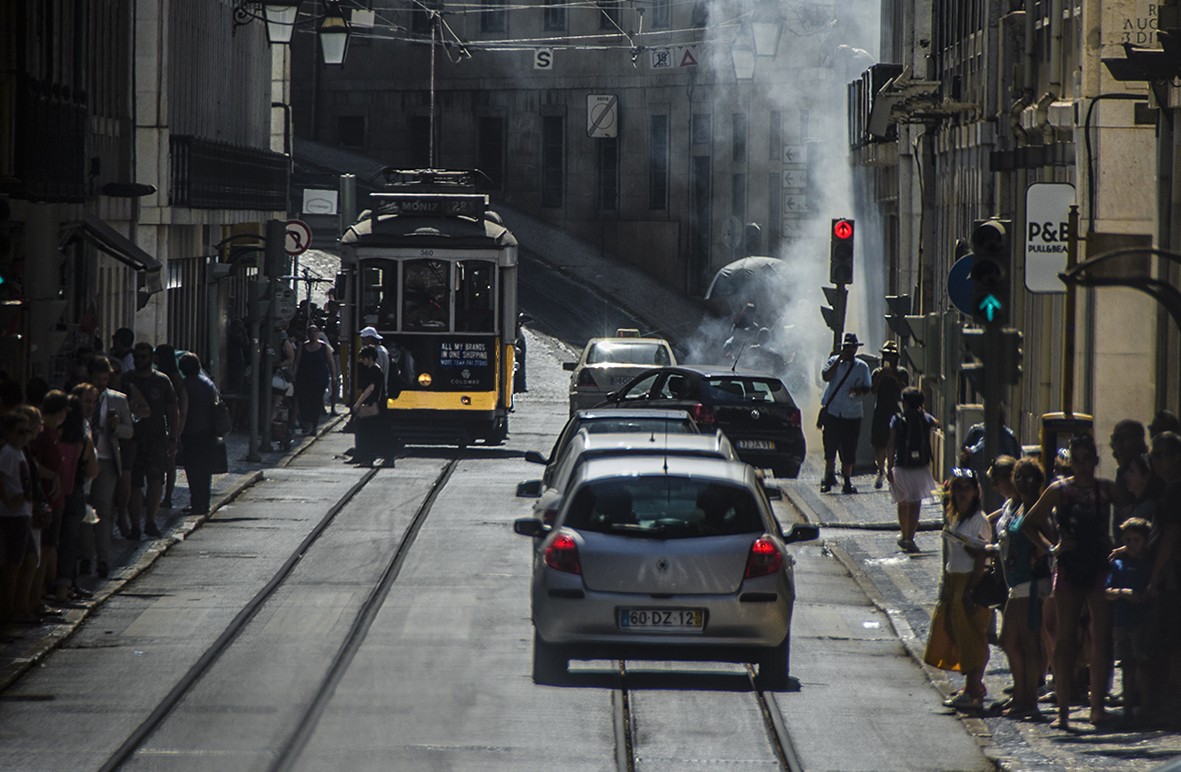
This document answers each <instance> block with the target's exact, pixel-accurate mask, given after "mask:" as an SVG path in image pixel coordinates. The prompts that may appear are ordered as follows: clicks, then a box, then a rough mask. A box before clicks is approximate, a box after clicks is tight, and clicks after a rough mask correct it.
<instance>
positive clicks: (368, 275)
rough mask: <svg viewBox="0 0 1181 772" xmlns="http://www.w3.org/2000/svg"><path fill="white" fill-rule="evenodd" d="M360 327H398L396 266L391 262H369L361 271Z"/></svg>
mask: <svg viewBox="0 0 1181 772" xmlns="http://www.w3.org/2000/svg"><path fill="white" fill-rule="evenodd" d="M361 326H362V327H370V326H372V327H376V328H378V329H379V330H392V329H395V328H396V327H397V326H398V266H397V264H396V263H394V262H393V261H391V260H371V261H368V262H366V263H365V266H364V267H363V268H362V269H361Z"/></svg>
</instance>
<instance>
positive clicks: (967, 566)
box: [926, 420, 1181, 730]
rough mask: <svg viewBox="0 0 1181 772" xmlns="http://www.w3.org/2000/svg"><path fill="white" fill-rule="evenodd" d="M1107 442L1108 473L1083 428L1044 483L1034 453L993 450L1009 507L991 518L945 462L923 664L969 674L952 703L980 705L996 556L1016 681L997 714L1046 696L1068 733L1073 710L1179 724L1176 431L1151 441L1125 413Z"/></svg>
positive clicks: (1022, 715) (1093, 719)
mask: <svg viewBox="0 0 1181 772" xmlns="http://www.w3.org/2000/svg"><path fill="white" fill-rule="evenodd" d="M1111 446H1112V449H1113V457H1114V458H1115V460H1116V463H1117V473H1116V478H1115V479H1106V478H1104V477H1100V476H1097V469H1098V467H1099V465H1100V461H1101V459H1100V453H1099V450H1098V447H1097V446H1096V443H1095V440H1094V438H1093V437H1092V435H1091V434H1089V433H1080V434H1076V435H1075V436H1073V437H1072V438H1071V439H1070V442H1069V445H1068V447H1067V451H1068V453H1065V454H1058V455H1057V456H1056V458H1055V461H1056V464H1055V471H1054V472H1053V473H1052V474H1051V475H1050V476H1049V479H1048V480H1047V479H1046V475H1045V473H1044V471H1043V468H1042V465H1041V462H1040V461H1039V460H1038V459H1036V458H1033V457H1022V458H1014V457H1012V456H1009V455H1001V456H998V457H997V458H995V459H994V460H993V461H992V464H991V467H990V468H989V471H988V475H989V479H990V481H991V482H992V483H993V485H994V487H995V489H996V490H997V491H998V492H999V493H1000V495H1001V496H1002V497H1003V498H1004V503H1003V505H1002V506H1001V507H1000V509H998V510H997V511H995V512H993V513H991V514H989V515H987V516H985V514H984V512H983V511H982V510H981V508H980V503H979V502H980V499H979V494H980V480H979V477H978V475H977V474H976V472H975V471H974V470H973V469H971V468H969V467H957V468H956V469H954V470H952V473H951V477H950V480H949V483H950V484H949V492H948V501H947V505H946V506H947V515H946V525H945V528H944V532H943V536H944V539H945V541H946V550H945V551H946V554H947V556H948V558H947V562H946V565H945V567H944V575H943V585H942V589H941V591H940V598H939V603H938V604H937V607H936V612H935V615H934V617H933V619H932V624H931V632H930V637H929V639H928V643H927V652H926V662H927V663H928V664H930V665H933V666H935V667H939V668H942V669H946V670H955V671H959V672H961V673H963V674H964V676H965V684H964V688H963V689H962V690H961V691H960V692H958V693H956V694H955V695H953V696H952V697H951V698H950V699H949V700H948V705H949V706H950V707H954V708H957V709H961V710H983V709H984V706H985V702H984V698H985V694H984V691H983V683H982V681H981V679H980V678H979V677H978V675H979V673H980V671H981V668H982V667H983V663H982V662H981V660H980V654H981V652H984V656H985V661H986V660H987V652H988V648H987V642H988V641H989V638H990V630H991V629H992V626H991V625H990V614H991V612H990V605H992V602H990V601H986V600H982V599H981V593H980V589H981V588H982V586H983V585H984V584H986V583H987V581H988V576H987V574H988V568H987V564H988V563H990V562H991V563H995V567H996V569H995V570H996V571H998V572H999V576H1000V577H1002V578H1003V580H1004V586H1005V587H1006V588H1007V592H1005V593H1004V594H1002V595H1001V597H1000V599H999V600H998V601H997V602H996V608H997V611H999V613H1000V615H1001V626H1000V636H999V643H1000V646H1001V649H1002V650H1003V651H1004V653H1005V655H1006V657H1007V658H1008V660H1009V670H1010V672H1011V674H1012V679H1013V683H1012V685H1011V687H1010V689H1009V691H1011V696H1010V697H1008V698H1007V699H1004V700H1000V701H997V702H996V703H994V705H995V706H996V707H998V708H999V710H1000V711H1001V713H1002V715H1005V716H1008V717H1011V718H1016V719H1023V720H1043V718H1045V716H1043V713H1042V708H1041V704H1047V705H1048V706H1050V707H1051V709H1052V710H1053V711H1054V712H1053V714H1052V716H1050V717H1052V719H1053V726H1055V727H1057V728H1060V729H1063V730H1069V729H1071V727H1072V712H1071V711H1072V709H1073V708H1075V707H1078V706H1080V705H1081V706H1085V707H1086V708H1088V712H1087V722H1088V723H1090V724H1092V725H1094V726H1096V727H1105V726H1107V725H1108V724H1111V723H1113V722H1115V721H1117V720H1118V721H1120V722H1121V723H1122V724H1123V725H1140V726H1165V727H1171V728H1175V727H1177V726H1178V725H1179V722H1181V698H1179V696H1178V695H1181V624H1179V619H1181V571H1179V565H1181V562H1179V557H1181V551H1179V550H1181V434H1178V433H1177V432H1176V431H1172V430H1162V431H1160V432H1159V433H1158V434H1156V435H1154V436H1153V437H1152V438H1151V444H1150V446H1149V444H1147V443H1146V442H1145V439H1144V426H1143V425H1142V424H1140V423H1138V422H1135V421H1131V420H1128V421H1121V422H1120V424H1119V425H1117V428H1116V430H1115V432H1113V435H1112V438H1111ZM1129 448H1131V449H1132V450H1129ZM1133 451H1135V452H1133ZM1063 463H1065V464H1068V466H1063V465H1062V464H1063ZM969 494H970V496H969ZM968 498H971V503H968V505H967V507H966V508H965V506H964V504H965V502H966V499H968ZM966 509H970V510H973V511H972V512H971V513H970V514H968V515H965V512H966ZM965 517H967V519H965ZM965 523H966V524H965ZM982 523H983V525H982ZM982 647H983V648H982ZM1117 664H1118V666H1119V668H1120V673H1121V679H1120V684H1121V689H1120V693H1119V695H1118V696H1113V695H1112V692H1113V689H1112V686H1113V683H1114V678H1113V667H1114V666H1115V665H1117ZM1039 703H1041V704H1039ZM1113 705H1118V706H1120V708H1121V710H1120V713H1119V715H1118V716H1117V715H1116V714H1114V713H1113V712H1111V710H1110V709H1111V708H1112V706H1113Z"/></svg>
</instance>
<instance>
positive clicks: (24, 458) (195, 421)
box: [0, 329, 224, 641]
mask: <svg viewBox="0 0 1181 772" xmlns="http://www.w3.org/2000/svg"><path fill="white" fill-rule="evenodd" d="M97 349H98V347H97V346H95V347H94V348H90V349H86V350H84V351H81V352H79V354H78V356H76V357H75V364H74V366H73V367H71V369H70V370H69V372H68V373H67V374H66V375H65V377H64V378H63V379H62V382H61V383H60V384H49V383H47V382H46V381H45V380H44V379H41V378H33V379H30V380H29V381H28V382H26V383H24V384H22V383H19V382H17V381H15V380H13V379H11V378H9V377H8V376H6V375H5V374H3V373H0V434H2V436H3V443H2V444H0V625H2V628H0V641H4V640H8V639H11V638H12V637H14V636H16V635H19V628H20V626H22V625H36V624H42V623H44V622H45V621H47V620H52V619H53V618H54V617H60V616H62V614H63V613H64V611H63V610H64V609H66V608H70V607H75V606H77V605H78V603H79V602H80V601H83V600H85V599H86V598H88V597H90V595H91V592H90V590H89V589H87V585H88V584H89V583H88V582H83V581H81V580H82V578H83V577H87V576H95V577H97V578H98V579H99V580H102V579H106V578H108V577H109V576H110V574H111V572H112V569H113V568H115V566H114V565H113V562H112V561H113V541H114V539H115V538H121V539H125V540H131V541H138V540H140V539H141V538H142V537H143V536H144V535H146V536H148V537H150V538H158V537H160V536H161V535H162V534H161V531H160V527H159V524H158V522H157V518H158V514H159V510H160V509H161V507H166V508H171V507H172V506H173V502H172V496H173V491H174V489H175V485H176V465H177V463H178V462H179V463H181V464H183V466H184V468H185V471H186V477H187V481H188V487H189V490H190V499H191V502H192V503H191V506H190V507H188V508H187V510H188V511H189V512H191V513H194V514H203V513H207V512H208V511H209V505H210V502H209V499H210V486H211V479H212V474H213V473H214V472H216V471H224V466H223V467H221V468H220V469H219V465H218V460H219V453H218V451H217V448H218V447H219V446H220V444H219V442H218V432H217V428H218V427H217V420H216V410H217V404H218V403H219V401H220V396H219V394H218V390H217V388H216V387H215V386H214V384H213V382H212V381H211V380H210V379H209V377H208V376H207V375H206V374H205V373H204V370H203V369H202V366H201V360H200V358H199V357H198V356H197V355H196V354H193V353H183V354H182V355H180V356H179V357H178V352H177V351H176V350H175V349H174V348H173V347H172V346H169V345H166V344H163V345H160V346H152V344H150V343H147V342H145V341H139V342H136V341H135V339H134V334H133V333H132V331H131V330H129V329H120V330H118V331H116V332H115V334H114V335H113V336H112V345H111V347H110V349H109V350H108V351H107V352H105V353H104V352H101V351H100V350H97ZM220 447H221V448H223V451H222V454H221V455H220V460H221V463H222V464H224V446H220ZM90 586H93V585H90Z"/></svg>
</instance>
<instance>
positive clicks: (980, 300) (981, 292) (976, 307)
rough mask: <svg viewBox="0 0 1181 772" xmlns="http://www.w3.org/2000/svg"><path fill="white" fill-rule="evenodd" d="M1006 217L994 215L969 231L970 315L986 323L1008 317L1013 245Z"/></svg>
mask: <svg viewBox="0 0 1181 772" xmlns="http://www.w3.org/2000/svg"><path fill="white" fill-rule="evenodd" d="M1010 225H1011V223H1010V221H1009V220H1001V219H997V218H993V219H991V220H981V221H979V222H977V223H976V227H975V229H974V230H973V231H972V239H971V244H972V259H973V263H972V273H971V276H970V278H971V280H972V318H974V319H975V320H976V321H977V322H979V323H980V324H983V325H985V326H986V327H1002V326H1004V325H1005V324H1006V323H1007V322H1008V321H1009V292H1010V289H1009V288H1010V283H1011V282H1010V271H1009V266H1010V264H1011V263H1012V259H1013V256H1012V245H1011V243H1010V240H1009V228H1010Z"/></svg>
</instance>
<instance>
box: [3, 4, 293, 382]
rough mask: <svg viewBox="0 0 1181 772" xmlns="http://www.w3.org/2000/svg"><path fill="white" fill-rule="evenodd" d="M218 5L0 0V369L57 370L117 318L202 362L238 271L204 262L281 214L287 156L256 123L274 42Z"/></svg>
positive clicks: (269, 80)
mask: <svg viewBox="0 0 1181 772" xmlns="http://www.w3.org/2000/svg"><path fill="white" fill-rule="evenodd" d="M233 11H234V9H233V6H232V4H231V3H228V2H224V1H223V0H193V1H192V2H185V3H167V2H163V0H101V1H100V2H88V3H76V2H70V1H69V0H36V1H34V0H29V1H28V2H17V3H5V4H3V6H0V215H2V216H0V220H2V221H3V222H2V224H0V237H2V238H0V270H2V271H3V277H4V282H3V284H2V285H0V293H3V297H2V301H3V304H4V305H3V312H2V313H3V326H2V329H0V369H3V370H5V371H6V372H7V373H8V374H9V375H10V376H11V377H13V378H14V379H18V380H20V381H21V382H23V381H24V380H25V379H27V378H30V377H33V376H36V377H41V378H45V379H46V380H48V381H49V382H50V383H51V384H54V385H58V384H60V383H63V382H65V381H66V380H67V379H68V378H69V373H70V371H71V370H72V369H73V368H74V367H75V366H76V365H77V364H78V363H79V362H80V361H81V360H82V359H83V358H84V357H85V356H86V355H87V353H88V352H89V351H91V350H93V349H95V348H105V347H107V346H109V345H110V336H111V334H112V333H113V332H114V330H116V329H118V328H120V327H128V328H131V329H133V330H134V331H135V333H136V337H137V339H139V340H146V341H149V342H152V343H164V342H168V343H171V344H173V345H174V346H176V347H177V348H178V349H188V350H193V351H196V352H198V353H199V354H200V355H202V357H203V358H204V359H205V360H206V361H209V362H210V366H211V368H212V369H213V370H214V371H216V370H217V369H218V359H219V348H220V347H219V345H218V343H219V340H220V339H221V337H222V336H224V330H225V321H224V320H225V316H226V314H227V312H229V313H236V314H242V313H244V309H242V308H241V300H240V299H241V298H242V297H243V294H244V282H245V279H244V278H242V277H240V276H238V277H236V276H233V275H231V276H230V277H228V278H226V279H224V280H222V281H221V282H220V283H213V281H212V280H213V279H214V277H215V275H216V276H221V275H222V274H221V273H217V274H214V272H212V271H209V270H208V266H209V264H210V263H212V262H216V261H217V260H218V257H219V251H218V249H217V246H216V245H217V244H218V243H219V242H221V241H222V240H223V239H224V237H225V236H226V235H227V234H228V233H229V232H230V231H232V230H233V229H235V228H241V227H247V228H250V227H252V226H251V225H250V224H251V223H255V224H257V223H260V222H262V221H264V220H266V219H268V218H271V217H283V216H285V213H286V208H287V205H286V200H287V188H286V185H287V176H288V168H289V163H288V158H287V157H285V156H284V154H283V153H282V149H283V146H282V144H281V142H279V141H278V137H279V136H280V135H281V132H276V131H275V130H274V127H273V126H272V116H273V114H275V113H276V112H279V113H281V112H282V111H276V110H275V109H274V108H272V102H274V101H285V91H284V90H283V89H284V88H285V83H286V59H285V55H283V54H280V55H279V57H278V60H277V61H273V60H272V52H271V50H270V49H269V47H268V45H267V43H266V38H265V35H264V32H263V26H262V25H261V24H248V25H245V26H242V27H240V28H239V27H238V26H236V25H235V23H234V13H233ZM279 126H282V123H281V122H280V123H279ZM273 145H274V147H275V149H274V150H272V146H273ZM255 229H256V230H257V228H256V227H255Z"/></svg>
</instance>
